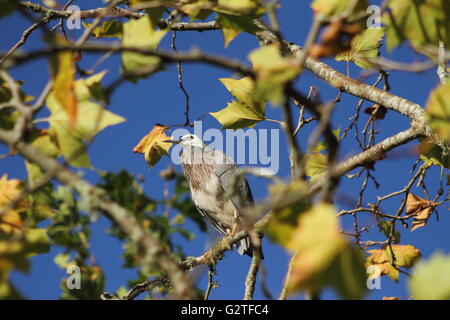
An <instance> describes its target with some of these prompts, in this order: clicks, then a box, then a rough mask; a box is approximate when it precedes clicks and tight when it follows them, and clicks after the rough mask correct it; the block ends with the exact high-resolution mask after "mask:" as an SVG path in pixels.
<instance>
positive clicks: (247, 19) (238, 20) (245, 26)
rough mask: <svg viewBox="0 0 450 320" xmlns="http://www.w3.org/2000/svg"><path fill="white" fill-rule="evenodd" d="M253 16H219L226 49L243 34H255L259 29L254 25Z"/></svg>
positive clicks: (218, 20) (218, 21)
mask: <svg viewBox="0 0 450 320" xmlns="http://www.w3.org/2000/svg"><path fill="white" fill-rule="evenodd" d="M253 19H254V18H253V17H251V16H234V15H227V14H219V15H218V16H217V19H216V21H217V23H218V24H219V25H220V26H221V30H222V35H223V39H224V41H225V48H226V47H228V45H229V44H230V42H231V41H232V40H233V39H234V38H235V37H236V36H237V35H238V34H239V33H241V32H248V33H255V32H257V31H258V30H259V28H258V27H257V26H256V25H255V24H254V22H253Z"/></svg>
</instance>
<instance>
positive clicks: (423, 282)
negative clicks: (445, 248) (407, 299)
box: [408, 252, 450, 300]
mask: <svg viewBox="0 0 450 320" xmlns="http://www.w3.org/2000/svg"><path fill="white" fill-rule="evenodd" d="M408 285H409V288H410V291H411V294H412V295H413V297H414V298H415V299H416V300H449V299H450V256H448V255H447V256H446V255H444V254H443V253H441V252H436V253H434V254H433V255H432V256H431V257H430V259H428V260H426V261H421V262H420V263H419V264H418V265H417V266H416V268H415V272H414V275H413V276H412V278H411V279H410V280H409V283H408Z"/></svg>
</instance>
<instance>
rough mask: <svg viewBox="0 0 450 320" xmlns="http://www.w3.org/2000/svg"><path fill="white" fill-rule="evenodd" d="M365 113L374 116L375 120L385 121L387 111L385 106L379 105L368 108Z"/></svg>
mask: <svg viewBox="0 0 450 320" xmlns="http://www.w3.org/2000/svg"><path fill="white" fill-rule="evenodd" d="M364 113H366V114H369V115H371V116H373V118H374V119H377V120H383V119H384V117H385V116H386V113H387V109H386V108H385V107H383V106H380V105H379V104H374V105H372V106H370V107H367V108H366V110H364Z"/></svg>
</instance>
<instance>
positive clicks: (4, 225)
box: [0, 174, 27, 234]
mask: <svg viewBox="0 0 450 320" xmlns="http://www.w3.org/2000/svg"><path fill="white" fill-rule="evenodd" d="M19 184H20V181H19V180H17V179H11V180H8V176H7V175H6V174H5V175H3V176H2V177H1V178H0V212H3V211H4V210H5V209H6V208H8V207H9V206H10V205H11V202H13V201H14V200H15V199H16V198H17V197H18V196H19V195H20V194H21V190H20V189H19ZM26 207H27V203H26V201H25V200H22V201H20V202H19V203H18V204H17V205H16V206H14V207H13V208H12V209H10V210H8V211H6V212H5V213H3V215H1V216H0V232H3V233H6V234H15V233H21V232H22V228H23V221H22V218H21V217H20V212H22V211H24V210H25V209H26Z"/></svg>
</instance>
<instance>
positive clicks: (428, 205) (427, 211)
mask: <svg viewBox="0 0 450 320" xmlns="http://www.w3.org/2000/svg"><path fill="white" fill-rule="evenodd" d="M436 205H437V203H435V202H433V201H429V200H425V199H422V198H421V197H419V196H416V195H415V194H412V193H408V197H407V198H406V214H407V215H414V221H413V223H412V226H411V231H414V230H416V229H418V228H421V227H424V226H426V224H427V222H428V219H429V218H430V216H431V214H432V213H433V208H434V207H435V206H436Z"/></svg>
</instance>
